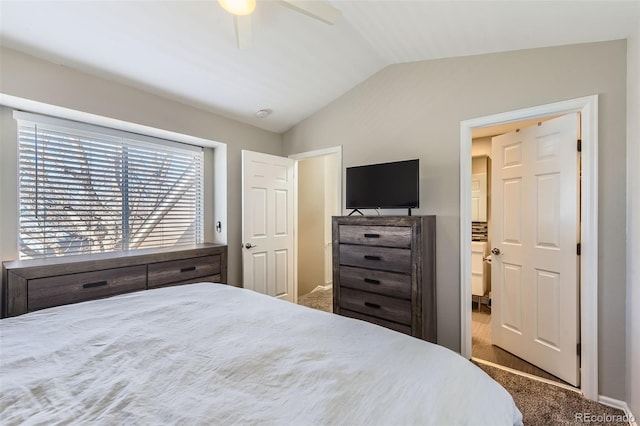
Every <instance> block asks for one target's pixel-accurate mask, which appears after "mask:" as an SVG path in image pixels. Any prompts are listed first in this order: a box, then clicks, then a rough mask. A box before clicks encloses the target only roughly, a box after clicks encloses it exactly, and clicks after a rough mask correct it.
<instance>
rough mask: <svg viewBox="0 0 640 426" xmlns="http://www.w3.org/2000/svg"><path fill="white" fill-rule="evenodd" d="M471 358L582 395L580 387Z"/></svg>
mask: <svg viewBox="0 0 640 426" xmlns="http://www.w3.org/2000/svg"><path fill="white" fill-rule="evenodd" d="M471 360H472V361H474V362H477V363H479V364H485V365H488V366H490V367H494V368H497V369H499V370H504V371H508V372H509V373H513V374H515V375H518V376H522V377H526V378H527V379H531V380H535V381H538V382H542V383H546V384H548V385H553V386H557V387H559V388H562V389H566V390H569V391H572V392H575V393H578V394H580V395H582V391H580V389H578V388H574V387H573V386H569V385H565V384H563V383H558V382H554V381H553V380H549V379H545V378H544V377H538V376H535V375H533V374H529V373H525V372H523V371H520V370H515V369H513V368H509V367H505V366H504V365H500V364H496V363H493V362H491V361H486V360H484V359H480V358H475V357H472V358H471Z"/></svg>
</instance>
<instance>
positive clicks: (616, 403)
mask: <svg viewBox="0 0 640 426" xmlns="http://www.w3.org/2000/svg"><path fill="white" fill-rule="evenodd" d="M598 402H599V403H600V404H602V405H606V406H607V407H613V408H617V409H618V410H622V411H624V414H625V415H626V416H627V417H628V419H629V425H630V426H638V423H637V419H636V418H635V417H634V415H633V413H632V412H631V409H630V408H629V405H627V403H626V402H624V401H620V400H619V399H614V398H609V397H608V396H604V395H599V396H598Z"/></svg>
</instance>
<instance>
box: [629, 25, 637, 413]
mask: <svg viewBox="0 0 640 426" xmlns="http://www.w3.org/2000/svg"><path fill="white" fill-rule="evenodd" d="M639 165H640V21H639V22H638V25H637V28H636V31H635V33H634V34H633V35H632V36H631V37H630V38H629V40H628V42H627V375H626V376H627V404H629V407H630V408H631V411H632V412H633V414H634V415H635V417H636V422H638V420H640V260H639V259H640V166H639Z"/></svg>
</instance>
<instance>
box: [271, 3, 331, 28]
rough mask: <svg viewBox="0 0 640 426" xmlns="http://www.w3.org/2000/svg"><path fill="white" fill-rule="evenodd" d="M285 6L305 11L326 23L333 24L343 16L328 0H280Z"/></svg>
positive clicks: (301, 11)
mask: <svg viewBox="0 0 640 426" xmlns="http://www.w3.org/2000/svg"><path fill="white" fill-rule="evenodd" d="M280 1H281V2H282V3H283V4H284V5H285V6H287V7H290V8H291V9H293V10H295V11H297V12H300V13H304V14H305V15H307V16H310V17H312V18H315V19H317V20H319V21H322V22H324V23H326V24H329V25H333V24H335V23H336V22H337V21H338V19H340V17H341V16H342V12H340V11H339V10H338V9H336V8H335V7H333V6H331V4H329V2H328V1H321V0H313V1H309V0H280Z"/></svg>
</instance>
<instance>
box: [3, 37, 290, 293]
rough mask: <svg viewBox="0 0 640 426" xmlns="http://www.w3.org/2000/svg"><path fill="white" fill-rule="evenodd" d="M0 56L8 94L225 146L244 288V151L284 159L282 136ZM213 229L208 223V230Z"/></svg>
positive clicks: (6, 175) (9, 206) (8, 187)
mask: <svg viewBox="0 0 640 426" xmlns="http://www.w3.org/2000/svg"><path fill="white" fill-rule="evenodd" d="M0 56H1V57H2V61H1V62H0V92H1V93H4V94H6V95H12V96H17V97H21V98H25V99H29V100H33V101H38V102H43V103H47V104H51V105H56V106H61V107H65V108H70V109H73V110H77V111H82V112H87V113H91V114H96V115H99V116H103V117H109V118H114V119H117V120H123V121H127V122H132V123H136V124H140V125H145V126H150V127H154V128H158V129H163V130H169V131H172V132H177V133H182V134H186V135H190V136H196V137H199V138H204V139H209V140H212V141H216V142H222V143H225V144H227V183H228V190H227V200H226V204H227V222H228V223H225V224H223V226H225V227H227V240H228V246H229V276H228V278H229V282H230V283H232V284H234V285H241V279H242V268H241V245H240V243H241V241H240V240H241V217H242V216H241V201H242V200H241V162H240V152H241V150H242V149H248V150H252V151H259V152H265V153H268V154H275V155H280V154H281V141H282V140H281V136H280V135H279V134H276V133H272V132H268V131H266V130H261V129H258V128H256V127H253V126H250V125H247V124H243V123H240V122H237V121H234V120H230V119H227V118H224V117H221V116H219V115H215V114H212V113H209V112H206V111H203V110H201V109H197V108H193V107H190V106H187V105H184V104H181V103H179V102H175V101H171V100H168V99H166V98H162V97H159V96H155V95H151V94H149V93H147V92H143V91H141V90H138V89H134V88H132V87H128V86H124V85H122V84H119V83H114V82H112V81H109V80H105V79H102V78H97V77H94V76H91V75H88V74H86V73H82V72H79V71H77V70H74V69H71V68H67V67H63V66H60V65H56V64H53V63H51V62H47V61H44V60H41V59H37V58H34V57H32V56H27V55H24V54H22V53H18V52H16V51H13V50H9V49H6V48H2V50H0ZM2 120H3V122H2V124H5V123H9V126H15V124H11V121H12V119H11V118H10V112H7V111H2ZM1 137H2V139H1V140H0V143H1V144H2V149H1V150H0V154H1V157H0V166H1V167H0V168H1V169H2V172H1V174H2V181H1V182H2V186H1V187H0V200H2V205H0V224H4V225H2V226H3V227H4V228H3V230H2V234H1V235H2V237H3V238H4V241H6V243H4V242H3V243H0V256H1V258H2V260H10V259H13V258H15V255H16V253H15V251H16V249H15V246H16V244H15V241H16V239H15V237H14V235H15V233H16V229H15V228H16V225H15V224H16V218H17V207H16V204H15V202H16V196H15V182H16V181H15V179H16V177H15V176H16V174H15V165H14V163H15V161H16V157H15V143H16V140H15V131H7V130H6V126H3V132H2V135H1ZM12 168H13V171H10V169H12ZM211 175H212V172H211V171H210V170H208V171H206V176H211ZM220 202H223V203H224V202H225V200H221V201H220ZM205 217H209V218H210V219H209V221H210V222H212V221H213V219H212V215H211V212H205ZM212 226H213V225H212V223H208V224H207V227H208V228H212ZM8 232H10V233H11V235H9V234H8ZM10 237H11V238H10Z"/></svg>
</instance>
